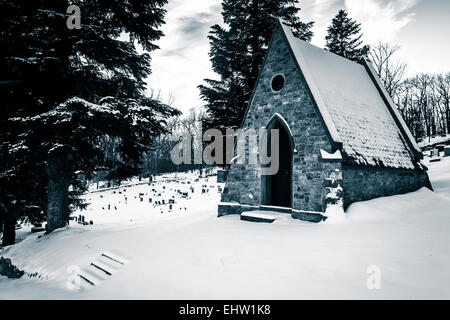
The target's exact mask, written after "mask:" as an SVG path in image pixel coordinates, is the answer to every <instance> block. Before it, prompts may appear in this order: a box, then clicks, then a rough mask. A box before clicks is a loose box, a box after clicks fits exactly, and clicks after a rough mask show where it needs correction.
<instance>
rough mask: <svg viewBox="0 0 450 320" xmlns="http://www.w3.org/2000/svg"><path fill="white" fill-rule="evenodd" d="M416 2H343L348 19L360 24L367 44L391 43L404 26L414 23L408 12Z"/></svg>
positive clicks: (382, 0) (358, 0) (412, 16)
mask: <svg viewBox="0 0 450 320" xmlns="http://www.w3.org/2000/svg"><path fill="white" fill-rule="evenodd" d="M417 2H418V0H396V1H386V0H345V6H346V8H347V10H348V12H349V15H350V17H352V18H354V19H356V20H357V21H358V22H360V23H361V29H362V31H363V33H364V40H365V41H366V42H368V43H374V42H377V41H384V42H386V41H391V40H392V39H394V38H395V36H396V35H397V33H398V32H399V31H400V30H401V29H403V28H404V27H405V26H406V25H408V24H409V23H411V22H412V21H414V13H412V12H409V11H410V9H411V8H412V7H414V6H415V5H416V4H417Z"/></svg>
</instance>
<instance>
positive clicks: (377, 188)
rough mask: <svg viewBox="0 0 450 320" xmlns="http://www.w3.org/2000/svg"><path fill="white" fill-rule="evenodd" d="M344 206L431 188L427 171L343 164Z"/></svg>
mask: <svg viewBox="0 0 450 320" xmlns="http://www.w3.org/2000/svg"><path fill="white" fill-rule="evenodd" d="M342 170H343V184H344V208H347V207H348V206H349V205H350V204H352V203H353V202H356V201H364V200H370V199H373V198H377V197H384V196H392V195H395V194H402V193H407V192H412V191H416V190H418V189H420V188H422V187H424V186H425V187H428V188H430V189H431V184H430V181H429V179H428V175H427V173H426V171H422V170H405V169H391V168H376V167H365V166H354V165H343V166H342Z"/></svg>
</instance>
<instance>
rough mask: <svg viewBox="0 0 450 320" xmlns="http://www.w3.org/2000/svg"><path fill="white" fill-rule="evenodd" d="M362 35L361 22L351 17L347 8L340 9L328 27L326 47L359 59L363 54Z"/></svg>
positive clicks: (356, 59) (348, 57)
mask: <svg viewBox="0 0 450 320" xmlns="http://www.w3.org/2000/svg"><path fill="white" fill-rule="evenodd" d="M361 37H362V34H361V24H359V23H357V22H356V21H354V20H352V19H351V18H349V17H348V13H347V12H346V11H345V10H339V12H338V14H337V15H336V16H335V17H334V18H333V20H332V22H331V25H330V26H329V27H328V34H327V36H326V37H325V40H326V45H325V49H327V50H328V51H331V52H333V53H336V54H338V55H340V56H342V57H344V58H347V59H350V60H353V61H358V60H359V59H360V58H361V56H362V49H361V48H360V46H361V43H362V41H361Z"/></svg>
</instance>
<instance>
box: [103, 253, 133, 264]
mask: <svg viewBox="0 0 450 320" xmlns="http://www.w3.org/2000/svg"><path fill="white" fill-rule="evenodd" d="M102 256H103V257H106V258H108V259H110V260H113V261H116V262H118V263H120V264H125V263H127V262H128V261H127V259H125V258H123V257H120V256H118V255H116V254H114V253H111V252H109V251H104V252H103V253H102Z"/></svg>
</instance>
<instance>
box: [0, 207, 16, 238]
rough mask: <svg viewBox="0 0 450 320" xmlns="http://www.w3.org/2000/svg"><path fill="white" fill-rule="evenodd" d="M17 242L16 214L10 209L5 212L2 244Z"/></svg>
mask: <svg viewBox="0 0 450 320" xmlns="http://www.w3.org/2000/svg"><path fill="white" fill-rule="evenodd" d="M15 242H16V215H15V214H14V213H13V212H11V211H9V212H6V213H5V212H3V241H2V246H3V247H6V246H9V245H12V244H14V243H15Z"/></svg>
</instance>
